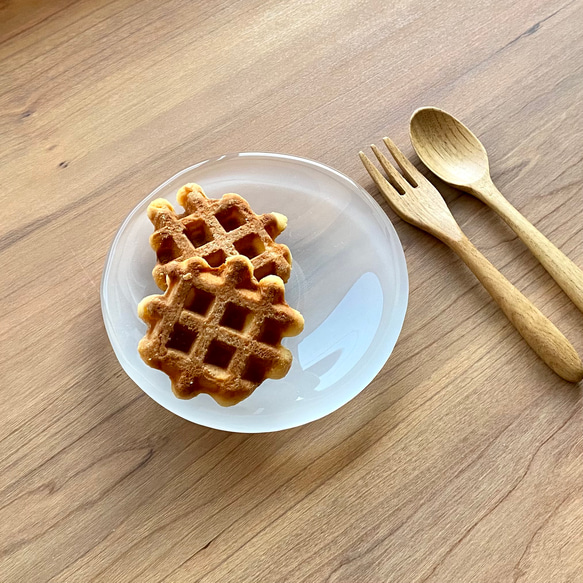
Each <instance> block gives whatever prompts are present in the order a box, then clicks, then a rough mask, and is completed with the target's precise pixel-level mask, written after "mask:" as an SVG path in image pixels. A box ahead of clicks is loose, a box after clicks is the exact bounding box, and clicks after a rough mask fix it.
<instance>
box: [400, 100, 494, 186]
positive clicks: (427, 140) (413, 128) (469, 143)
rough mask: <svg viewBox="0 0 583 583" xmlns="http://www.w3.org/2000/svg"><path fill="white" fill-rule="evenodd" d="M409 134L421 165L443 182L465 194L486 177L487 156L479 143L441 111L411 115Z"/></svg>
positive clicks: (427, 109)
mask: <svg viewBox="0 0 583 583" xmlns="http://www.w3.org/2000/svg"><path fill="white" fill-rule="evenodd" d="M410 134H411V142H412V144H413V147H414V148H415V151H416V152H417V155H418V156H419V158H420V159H421V161H422V162H423V163H424V164H425V165H426V166H427V167H428V168H429V169H430V170H431V171H432V172H433V173H434V174H436V175H437V176H438V177H439V178H441V179H442V180H443V181H444V182H448V183H449V184H451V185H453V186H456V187H458V188H460V189H462V190H467V189H470V188H471V187H472V186H473V185H474V184H476V183H477V182H479V181H481V180H483V179H484V177H485V176H489V172H490V171H489V165H488V154H487V153H486V149H485V148H484V146H483V145H482V143H481V142H480V140H479V139H478V138H477V137H476V136H475V135H474V134H473V133H472V132H471V131H470V130H469V129H468V128H467V127H466V126H465V125H464V124H463V123H462V122H460V121H459V120H458V119H456V118H455V117H453V115H450V114H449V113H447V112H445V111H443V110H442V109H438V108H436V107H422V108H420V109H418V110H417V111H415V113H413V116H412V117H411V123H410Z"/></svg>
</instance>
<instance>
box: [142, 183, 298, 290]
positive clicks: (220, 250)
mask: <svg viewBox="0 0 583 583" xmlns="http://www.w3.org/2000/svg"><path fill="white" fill-rule="evenodd" d="M177 200H178V203H179V204H180V205H181V206H182V207H184V213H183V214H181V215H178V214H176V212H175V211H174V208H173V207H172V205H171V204H170V203H169V202H168V201H167V200H165V199H163V198H158V199H156V200H154V201H152V202H151V203H150V205H149V206H148V217H149V219H150V220H151V221H152V223H153V225H154V228H155V231H154V233H153V234H152V235H151V236H150V245H151V247H152V249H154V251H155V252H156V257H157V261H158V262H157V265H156V266H155V267H154V270H153V272H152V276H153V277H154V280H155V281H156V284H157V285H158V287H159V288H160V289H161V290H165V289H166V275H167V271H168V265H169V264H170V263H172V262H173V261H184V260H185V259H188V258H189V257H202V258H203V259H205V260H206V261H207V263H209V264H210V265H211V266H212V267H218V266H219V265H222V264H223V263H224V262H225V259H226V258H227V257H233V256H235V255H245V256H246V257H248V258H249V259H250V260H251V263H252V264H253V274H254V275H255V277H256V278H257V279H258V280H259V279H263V278H264V277H266V276H267V275H277V276H279V277H280V278H281V279H282V280H283V281H284V282H286V281H287V280H288V279H289V276H290V271H291V262H292V258H291V253H290V250H289V248H288V247H287V246H286V245H283V244H281V243H276V242H275V239H276V237H277V236H278V235H279V234H280V233H281V232H282V231H283V230H284V229H285V227H286V225H287V218H286V217H285V216H284V215H282V214H279V213H267V214H263V215H257V214H255V213H254V212H253V210H252V209H251V207H250V206H249V203H248V202H247V201H246V200H245V199H244V198H243V197H242V196H239V195H238V194H234V193H228V194H224V195H223V196H222V197H221V198H220V199H210V198H208V197H207V196H206V194H205V193H204V191H203V189H202V187H201V186H199V185H198V184H195V183H190V184H186V185H185V186H183V187H182V188H181V189H180V190H179V191H178V194H177Z"/></svg>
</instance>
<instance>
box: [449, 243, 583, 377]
mask: <svg viewBox="0 0 583 583" xmlns="http://www.w3.org/2000/svg"><path fill="white" fill-rule="evenodd" d="M447 244H448V245H449V247H450V248H451V249H452V250H453V251H455V252H456V253H457V254H458V255H459V256H460V258H461V259H462V260H463V261H464V262H465V263H466V265H467V266H468V267H469V268H470V269H471V270H472V272H473V273H474V275H475V276H476V277H477V278H478V279H479V280H480V282H481V283H482V285H483V286H484V287H485V288H486V290H487V291H488V293H489V294H490V295H491V296H492V298H493V299H494V301H495V302H496V303H497V304H498V305H499V306H500V308H501V309H502V311H503V312H504V313H505V314H506V317H507V318H508V319H509V320H510V322H512V324H514V327H515V328H516V329H517V330H518V332H520V334H521V335H522V337H523V338H524V339H525V340H526V342H527V343H528V345H529V346H530V347H531V348H532V349H533V350H534V351H535V352H536V353H537V354H538V355H539V356H540V358H542V360H544V362H545V363H546V364H547V365H548V366H549V367H550V368H551V369H552V370H553V371H555V372H556V373H557V374H558V375H559V376H560V377H562V378H564V379H565V380H567V381H570V382H572V383H576V382H579V381H580V380H581V379H583V363H581V359H580V358H579V355H578V354H577V351H576V350H575V348H573V345H572V344H571V343H570V342H569V341H568V340H567V339H566V338H565V336H563V334H562V333H561V331H560V330H559V329H558V328H557V327H556V326H555V325H554V324H553V323H552V322H551V321H550V320H549V319H548V318H547V317H546V316H544V315H543V314H542V312H541V311H540V310H539V309H538V308H536V307H535V305H534V304H533V303H532V302H531V301H530V300H528V299H527V298H526V297H525V296H524V295H523V294H522V293H521V292H519V291H518V290H517V289H516V288H515V287H514V286H513V285H512V284H511V283H510V282H509V281H508V280H507V279H506V278H505V277H504V276H503V275H502V274H501V273H500V272H499V271H498V270H497V269H496V268H495V267H494V266H493V265H492V264H491V263H490V262H489V261H488V260H487V259H486V258H485V257H484V256H483V255H482V254H481V253H480V252H479V251H478V250H477V249H476V248H475V247H474V245H473V244H472V243H471V242H470V240H469V239H468V238H467V237H466V236H465V235H464V236H463V237H461V238H459V239H458V240H450V241H447Z"/></svg>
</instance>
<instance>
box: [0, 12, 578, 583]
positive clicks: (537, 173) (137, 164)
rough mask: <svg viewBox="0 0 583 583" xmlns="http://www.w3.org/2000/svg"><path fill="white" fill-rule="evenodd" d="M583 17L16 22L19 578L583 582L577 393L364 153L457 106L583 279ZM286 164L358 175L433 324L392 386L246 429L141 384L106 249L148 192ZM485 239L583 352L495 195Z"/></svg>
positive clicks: (560, 299)
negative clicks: (381, 189)
mask: <svg viewBox="0 0 583 583" xmlns="http://www.w3.org/2000/svg"><path fill="white" fill-rule="evenodd" d="M582 22H583V3H582V2H581V1H580V0H575V1H571V2H568V1H565V2H558V1H550V2H549V1H543V0H522V1H520V2H506V1H503V0H495V1H493V2H483V3H481V2H461V1H460V2H457V3H456V2H447V1H439V0H423V1H422V0H404V1H401V2H381V1H377V2H359V1H356V0H353V1H347V0H346V1H336V2H334V1H332V0H325V1H324V2H277V1H276V0H271V1H268V2H265V1H263V2H260V1H248V2H242V1H239V2H231V1H210V2H202V1H201V2H187V1H186V0H174V1H169V2H160V1H159V0H141V1H139V0H114V1H111V0H79V1H74V0H55V1H52V2H41V1H39V0H36V1H35V0H12V1H10V0H8V1H7V2H3V3H1V4H0V43H1V44H0V108H1V109H0V115H1V149H0V156H1V163H0V177H1V184H2V194H1V207H0V208H1V212H0V253H1V255H0V265H1V267H2V270H1V271H2V294H1V299H0V302H1V310H0V312H1V314H2V315H1V338H2V340H1V342H2V346H1V350H0V359H1V364H0V378H1V387H0V388H1V390H0V410H1V417H0V420H1V421H0V439H1V441H0V459H1V461H0V581H2V582H3V583H12V582H17V581H19V582H20V581H22V582H26V583H36V582H41V581H52V582H57V581H58V582H62V581H74V582H77V581H79V582H83V583H85V582H89V581H107V582H116V583H117V582H125V581H136V582H153V581H176V582H182V581H188V582H194V581H200V582H205V583H210V582H221V583H224V582H227V581H229V582H230V581H232V582H245V583H246V582H255V581H262V582H263V581H265V582H272V581H278V582H279V581H286V582H304V583H312V582H314V583H315V582H324V581H326V582H329V583H344V582H348V583H355V582H363V583H377V582H378V583H381V582H383V583H384V582H395V583H397V582H399V583H401V582H403V583H404V582H407V583H422V582H423V583H437V582H443V583H446V582H447V583H450V582H464V583H465V582H469V581H471V582H484V583H486V582H488V583H490V582H494V581H496V582H498V581H501V582H515V583H534V582H537V583H548V582H551V581H552V582H553V583H562V582H564V583H566V582H568V581H570V582H578V581H582V580H583V413H582V408H581V387H574V386H572V385H569V384H568V383H566V382H563V381H561V380H560V379H559V378H558V377H557V376H555V375H554V374H553V373H552V372H551V371H550V370H549V369H548V368H547V367H546V366H545V365H544V364H543V363H542V362H541V361H540V360H538V359H537V357H536V356H535V355H534V353H533V352H532V351H531V350H530V349H529V348H528V346H527V345H526V344H525V342H524V341H523V340H522V339H521V338H520V336H519V335H518V334H517V332H516V331H515V330H514V328H512V326H511V325H510V324H509V323H508V321H507V320H506V318H505V317H504V315H503V314H502V313H501V312H500V311H499V310H498V308H497V307H496V306H495V305H494V304H493V302H492V301H491V300H490V299H489V296H488V295H487V294H486V292H485V291H484V290H483V289H482V288H481V286H480V285H479V284H478V283H477V281H476V280H475V278H474V277H473V276H472V274H471V273H470V272H469V271H468V270H467V269H466V267H465V266H464V265H463V264H462V263H461V262H460V261H459V260H458V259H457V258H456V257H455V256H454V255H453V254H452V253H451V252H450V251H449V250H448V249H447V248H445V246H443V245H442V244H441V243H439V242H437V241H436V240H434V239H433V238H431V237H430V236H428V235H426V234H425V233H422V232H420V231H418V230H416V229H414V228H413V227H410V226H409V225H407V224H404V223H403V222H402V221H401V220H399V219H397V218H396V217H395V215H394V214H393V213H392V212H391V211H389V210H388V209H387V207H386V205H385V204H384V203H383V202H382V201H381V200H380V197H379V196H378V193H377V191H376V189H375V188H374V187H373V185H372V182H371V180H370V179H369V178H368V175H367V174H366V172H365V170H364V168H362V166H361V164H360V161H359V159H358V156H357V151H358V150H359V149H360V148H363V147H365V146H367V144H369V143H371V142H372V141H378V140H379V139H380V138H381V137H382V136H383V135H385V134H387V133H388V134H389V135H391V137H392V138H393V139H394V140H395V141H396V142H397V143H398V144H399V145H401V146H402V147H403V148H404V150H405V152H406V153H407V154H408V155H411V154H412V148H411V146H410V143H409V140H408V120H409V116H410V115H411V113H412V111H413V110H414V109H415V108H416V107H418V106H421V105H436V106H439V107H443V108H444V109H446V110H448V111H451V112H452V113H454V114H455V115H456V116H458V117H459V118H460V119H462V120H463V121H464V122H466V123H467V124H468V125H469V126H470V127H471V128H472V129H473V130H474V131H475V132H476V133H477V134H478V135H479V136H480V138H481V139H482V140H483V142H484V143H485V145H486V147H487V149H488V152H489V154H490V157H491V160H492V174H493V177H494V180H495V181H496V183H497V185H498V186H499V188H500V189H501V190H502V191H503V192H504V193H505V194H506V195H507V197H508V198H509V200H511V202H512V203H513V204H515V205H516V207H517V208H518V209H519V210H520V211H521V212H522V213H523V214H524V215H525V216H526V217H527V218H529V219H530V220H531V221H532V222H533V223H534V224H535V225H537V226H538V227H539V228H540V229H541V230H542V231H543V232H544V233H545V234H546V235H547V236H549V238H550V239H552V240H553V242H554V243H556V244H557V245H558V246H559V247H561V248H562V249H563V250H564V251H565V252H566V253H567V254H568V255H569V256H570V257H571V258H572V259H573V260H574V261H575V262H576V263H578V264H579V265H583V229H582V224H583V198H582V197H583V161H582V158H581V156H582V154H581V152H582V143H583V69H582V63H583V28H582V27H581V23H582ZM236 151H275V152H285V153H289V154H295V155H298V156H304V157H308V158H313V159H317V160H320V161H322V162H323V163H326V164H329V165H331V166H333V167H335V168H338V169H339V170H340V171H342V172H344V173H346V174H348V175H349V176H351V177H353V178H354V179H355V180H357V181H359V182H360V183H361V184H362V185H363V186H364V187H365V188H367V189H368V190H369V191H371V193H373V195H374V196H375V198H376V199H377V201H379V203H380V204H381V206H383V208H384V209H385V210H387V212H388V214H389V216H390V218H391V220H392V221H393V223H394V224H395V227H396V229H397V231H398V233H399V236H400V237H401V240H402V242H403V246H404V248H405V253H406V257H407V262H408V266H409V276H410V286H411V293H410V302H409V310H408V313H407V317H406V320H405V325H404V329H403V332H402V335H401V338H400V340H399V342H398V344H397V346H396V348H395V351H394V353H393V355H392V356H391V358H390V360H389V361H388V362H387V364H386V366H385V367H384V369H383V370H382V371H381V373H380V374H379V375H378V377H377V378H376V379H375V381H374V382H373V383H372V384H371V385H370V386H369V387H368V388H367V389H366V390H365V391H363V392H362V393H361V394H360V395H359V396H358V397H357V398H356V399H354V400H353V401H352V402H350V403H349V404H348V405H346V406H345V407H343V408H342V409H340V410H339V411H337V412H336V413H334V414H332V415H330V416H329V417H327V418H325V419H322V420H320V421H317V422H315V423H312V424H310V425H308V426H305V427H302V428H299V429H294V430H290V431H285V432H280V433H274V434H267V435H239V434H228V433H224V432H220V431H214V430H210V429H206V428H203V427H199V426H196V425H194V424H191V423H189V422H187V421H184V420H182V419H180V418H178V417H176V416H174V415H172V414H171V413H169V412H167V411H165V410H164V409H162V408H161V407H160V406H159V405H157V404H156V403H155V402H154V401H152V400H151V399H150V398H149V397H148V396H146V395H145V394H144V393H143V392H142V391H141V390H140V389H139V388H138V387H137V386H136V385H135V384H134V383H133V382H132V381H130V380H129V379H128V378H127V376H126V375H125V373H124V372H123V371H122V370H121V368H120V366H119V364H118V362H117V360H116V358H115V356H114V354H113V352H112V349H111V347H110V345H109V342H108V340H107V337H106V334H105V330H104V327H103V323H102V318H101V311H100V303H99V281H100V276H101V271H102V267H103V264H104V259H105V255H106V252H107V250H108V247H109V244H110V242H111V240H112V237H113V235H114V233H115V231H116V229H117V228H118V227H119V225H120V223H121V221H122V220H123V219H124V217H125V216H126V215H127V213H128V212H129V211H130V210H131V209H132V207H133V206H134V205H135V204H136V203H137V202H138V201H139V200H141V199H142V198H143V197H144V196H145V195H146V194H147V193H149V192H150V191H151V190H152V189H153V188H154V187H155V186H157V185H158V184H160V183H161V182H162V181H164V180H165V179H167V178H168V177H170V176H171V175H173V174H174V173H175V172H177V171H178V170H181V169H182V168H184V167H186V166H188V165H190V164H193V163H195V162H197V161H200V160H203V159H205V158H207V157H210V156H213V155H219V154H222V153H226V152H236ZM442 191H443V192H444V194H445V197H446V199H447V200H448V202H449V204H450V207H451V209H452V211H453V214H454V215H455V217H456V218H457V219H458V221H459V222H460V225H461V226H462V228H463V229H464V230H465V231H466V232H467V233H468V235H469V236H470V237H471V238H472V239H473V241H474V242H475V243H476V245H477V246H478V247H479V248H480V249H481V250H482V251H483V252H484V253H485V254H486V255H487V256H488V258H489V259H490V260H491V261H492V262H493V263H494V264H495V265H496V266H497V267H499V268H500V269H501V270H502V272H503V273H504V274H505V275H506V276H507V277H508V278H509V279H510V280H511V281H512V282H513V283H514V284H516V285H517V286H518V288H519V289H520V290H522V291H523V292H524V293H525V294H527V295H528V297H530V298H531V299H532V300H533V301H534V302H535V303H536V305H537V306H538V307H539V308H540V309H541V310H542V311H543V312H544V313H545V314H546V315H548V316H549V317H550V318H551V319H552V320H553V322H555V324H557V326H559V328H560V329H561V330H562V331H563V332H564V333H565V334H566V335H567V336H568V337H569V338H570V339H571V341H572V342H573V343H574V345H575V346H576V348H577V349H578V350H579V352H580V353H582V352H583V314H581V313H579V312H578V311H577V310H576V308H575V307H574V306H573V305H572V304H571V303H570V302H569V301H568V299H567V298H566V296H565V295H564V294H563V293H562V292H561V291H560V289H559V288H558V286H557V285H556V284H555V283H554V282H553V281H552V280H551V279H550V277H549V276H548V275H547V274H546V272H545V271H544V270H543V269H542V267H541V266H540V265H539V264H538V263H537V261H536V260H535V259H534V258H533V257H532V256H531V254H530V253H529V252H528V251H527V250H526V248H525V247H524V245H523V244H522V243H521V242H520V241H519V240H517V238H516V237H515V235H514V234H513V233H512V232H511V231H510V230H509V229H508V228H507V227H506V225H505V224H504V223H503V222H502V221H501V220H500V219H499V218H498V217H497V216H495V215H494V213H493V212H492V211H490V210H488V209H487V208H485V207H484V205H482V204H481V203H480V202H478V201H477V200H474V199H472V198H470V197H469V196H466V195H464V194H461V193H459V192H456V191H454V190H451V189H446V188H443V189H442Z"/></svg>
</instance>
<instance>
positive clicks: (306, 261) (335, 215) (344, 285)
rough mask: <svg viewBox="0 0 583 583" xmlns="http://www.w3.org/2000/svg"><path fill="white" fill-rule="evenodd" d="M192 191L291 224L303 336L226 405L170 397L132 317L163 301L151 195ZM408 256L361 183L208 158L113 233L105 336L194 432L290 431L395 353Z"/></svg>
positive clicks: (295, 301) (321, 170)
mask: <svg viewBox="0 0 583 583" xmlns="http://www.w3.org/2000/svg"><path fill="white" fill-rule="evenodd" d="M188 182H196V183H198V184H200V185H201V186H202V187H203V188H204V190H205V192H206V194H207V195H208V196H209V197H211V198H219V197H221V196H222V195H223V194H224V193H226V192H236V193H237V194H240V195H241V196H243V197H245V198H246V199H247V200H248V201H249V203H250V204H251V207H252V208H253V210H254V211H255V212H256V213H258V214H260V213H266V212H271V211H277V212H280V213H283V214H284V215H286V216H287V217H288V226H287V229H286V230H285V231H284V232H283V233H282V234H281V235H280V236H279V237H278V239H277V241H278V242H280V243H285V244H286V245H287V246H288V247H289V248H290V249H291V252H292V256H293V268H292V274H291V277H290V280H289V281H288V283H287V284H286V300H287V302H288V303H289V304H290V305H291V306H292V307H294V308H296V309H298V310H299V311H300V312H301V313H302V314H303V316H304V319H305V329H304V331H303V332H302V334H300V335H299V336H296V337H294V338H284V340H283V344H284V346H287V348H289V350H291V352H292V354H293V364H292V367H291V369H290V371H289V373H288V374H287V376H286V377H284V378H283V379H280V380H271V379H268V380H266V381H265V382H264V383H263V384H261V385H260V386H259V387H258V388H257V389H256V391H255V392H254V393H253V394H252V395H251V396H250V397H249V398H248V399H245V400H244V401H242V402H241V403H238V404H237V405H235V406H233V407H221V406H220V405H218V404H217V403H216V402H215V401H214V400H213V399H212V398H211V397H209V396H208V395H199V396H198V397H195V398H194V399H191V400H180V399H177V398H176V397H175V396H174V395H173V393H172V390H171V388H170V381H169V379H168V377H167V376H166V375H165V374H164V373H162V372H160V371H158V370H154V369H152V368H150V367H148V366H146V364H145V363H144V362H143V361H142V360H141V358H140V356H139V354H138V351H137V346H138V342H139V340H140V338H142V336H143V335H144V333H145V331H146V325H145V324H144V323H143V322H142V321H141V320H140V319H139V318H138V316H137V312H136V308H137V305H138V303H139V302H140V300H141V299H142V298H143V297H144V296H147V295H150V294H154V293H161V292H160V291H159V290H158V288H157V287H156V285H155V283H154V281H153V279H152V269H153V267H154V265H155V262H156V256H155V254H154V252H153V251H152V249H151V248H150V245H149V243H148V238H149V236H150V235H151V233H152V231H153V227H152V224H151V223H150V221H149V220H148V217H147V216H146V208H147V206H148V204H149V203H150V202H151V201H152V200H153V199H155V198H158V197H163V198H166V199H168V200H169V201H170V202H171V203H172V204H173V205H174V206H175V208H176V209H177V211H179V212H181V207H180V206H179V205H178V204H177V203H176V192H177V191H178V189H179V188H180V187H181V186H183V185H184V184H186V183H188ZM407 297H408V278H407V267H406V264H405V257H404V254H403V249H402V247H401V244H400V242H399V238H398V236H397V233H396V232H395V229H394V228H393V226H392V224H391V222H390V221H389V219H388V217H387V216H386V214H385V213H384V212H383V211H382V209H381V208H380V207H379V206H378V205H377V204H376V202H374V200H373V199H372V198H371V197H370V196H369V195H368V194H367V193H366V191H365V190H363V189H362V188H361V187H360V186H359V185H358V184H356V183H355V182H353V181H352V180H350V178H348V177H346V176H344V175H343V174H341V173H340V172H338V171H336V170H333V169H332V168H329V167H327V166H324V165H323V164H319V163H318V162H313V161H311V160H305V159H302V158H296V157H293V156H285V155H281V154H262V153H242V154H231V155H226V156H221V157H219V158H214V159H211V160H206V161H205V162H201V163H200V164H196V165H194V166H191V167H190V168H187V169H186V170H183V171H182V172H179V173H178V174H176V176H173V177H172V178H171V179H170V180H168V181H166V182H165V183H164V184H162V185H161V186H159V187H158V188H157V189H156V190H154V192H152V193H151V194H150V195H149V196H148V197H146V198H145V199H144V200H143V201H142V202H140V203H139V204H138V205H137V206H136V207H135V208H134V210H133V211H132V212H131V213H130V214H129V216H128V217H127V218H126V220H125V221H124V223H123V224H122V226H121V227H120V229H119V231H118V233H117V235H116V236H115V239H114V241H113V243H112V245H111V249H110V251H109V254H108V256H107V260H106V264H105V269H104V271H103V277H102V282H101V304H102V311H103V318H104V321H105V327H106V329H107V334H108V335H109V339H110V341H111V344H112V346H113V350H114V351H115V354H116V356H117V358H118V360H119V362H120V364H121V365H122V367H123V368H124V370H125V371H126V373H127V374H128V375H129V376H130V377H131V378H132V380H133V381H134V382H135V383H137V385H138V386H139V387H140V388H141V389H142V390H144V391H145V392H146V393H147V394H148V395H150V397H152V399H154V400H155V401H157V402H158V403H159V404H160V405H162V406H163V407H165V408H166V409H168V410H169V411H172V412H173V413H176V414H177V415H180V416H181V417H184V418H185V419H188V420H190V421H193V422H195V423H198V424H200V425H205V426H207V427H213V428H215V429H223V430H226V431H237V432H243V433H259V432H265V431H277V430H280V429H287V428H290V427H296V426H298V425H302V424H304V423H308V422H309V421H314V420H315V419H319V418H320V417H323V416H324V415H327V414H329V413H331V412H333V411H335V410H336V409H338V408H339V407H341V406H342V405H344V404H345V403H347V402H348V401H350V399H352V398H353V397H355V396H356V395H357V394H358V393H360V391H362V389H364V388H365V387H366V386H367V385H368V384H369V383H370V382H371V381H372V380H373V378H374V377H375V376H376V374H377V373H378V372H379V370H380V369H381V368H382V367H383V365H384V364H385V362H386V360H387V358H388V357H389V355H390V354H391V352H392V350H393V347H394V346H395V342H396V341H397V337H398V335H399V332H400V330H401V326H402V324H403V319H404V317H405V311H406V309H407Z"/></svg>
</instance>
